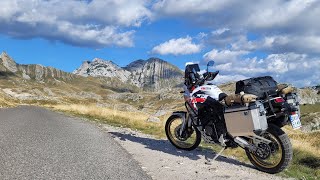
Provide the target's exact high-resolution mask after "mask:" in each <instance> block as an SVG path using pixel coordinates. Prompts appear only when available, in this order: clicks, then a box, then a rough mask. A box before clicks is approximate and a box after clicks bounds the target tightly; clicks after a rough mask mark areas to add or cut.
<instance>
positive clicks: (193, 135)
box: [165, 115, 201, 151]
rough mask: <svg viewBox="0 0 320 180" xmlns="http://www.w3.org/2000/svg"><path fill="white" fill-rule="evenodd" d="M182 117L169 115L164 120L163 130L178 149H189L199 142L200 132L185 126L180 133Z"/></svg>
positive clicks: (196, 145)
mask: <svg viewBox="0 0 320 180" xmlns="http://www.w3.org/2000/svg"><path fill="white" fill-rule="evenodd" d="M181 125H182V119H181V117H179V116H174V115H173V116H170V117H169V119H168V120H167V122H166V126H165V130H166V135H167V138H168V139H169V141H170V142H171V143H172V144H173V145H174V146H175V147H176V148H178V149H183V150H187V151H191V150H193V149H195V148H197V147H198V146H199V144H200V142H201V133H200V132H199V130H197V129H194V128H187V129H185V130H184V131H183V133H182V134H180V129H181Z"/></svg>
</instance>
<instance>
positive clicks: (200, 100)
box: [196, 98, 206, 103]
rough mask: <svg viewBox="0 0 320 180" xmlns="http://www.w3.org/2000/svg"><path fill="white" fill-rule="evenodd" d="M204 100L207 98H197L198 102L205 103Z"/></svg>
mask: <svg viewBox="0 0 320 180" xmlns="http://www.w3.org/2000/svg"><path fill="white" fill-rule="evenodd" d="M204 101H206V99H205V98H196V102H197V103H203V102H204Z"/></svg>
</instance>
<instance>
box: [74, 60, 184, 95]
mask: <svg viewBox="0 0 320 180" xmlns="http://www.w3.org/2000/svg"><path fill="white" fill-rule="evenodd" d="M73 73H74V74H77V75H81V76H85V77H87V76H93V77H117V78H119V79H120V80H121V81H122V82H127V83H130V84H133V85H135V86H137V87H139V88H144V89H155V90H159V89H161V88H165V87H168V88H170V87H174V86H176V85H177V84H179V83H178V80H180V78H182V77H183V73H182V71H181V70H180V69H179V68H178V67H176V66H175V65H173V64H171V63H168V62H167V61H165V60H162V59H160V58H155V57H152V58H149V59H147V60H143V59H138V60H136V61H133V62H131V63H129V64H128V65H127V66H125V67H120V66H118V65H117V64H115V63H114V62H112V61H110V60H102V59H98V58H95V59H93V61H84V62H83V63H82V65H81V66H80V67H79V68H78V69H76V70H75V71H73Z"/></svg>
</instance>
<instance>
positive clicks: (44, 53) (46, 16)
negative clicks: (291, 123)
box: [0, 0, 320, 87]
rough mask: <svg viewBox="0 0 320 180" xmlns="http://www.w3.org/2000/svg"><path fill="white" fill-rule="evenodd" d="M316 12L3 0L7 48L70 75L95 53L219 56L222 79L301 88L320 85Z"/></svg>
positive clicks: (319, 8)
mask: <svg viewBox="0 0 320 180" xmlns="http://www.w3.org/2000/svg"><path fill="white" fill-rule="evenodd" d="M317 17H320V2H319V1H316V0H292V1H284V0H268V1H258V2H257V1H253V0H246V1H235V0H227V1H218V0H152V1H151V0H149V1H148V0H135V1H130V0H118V1H116V0H104V1H101V0H91V1H81V0H68V1H59V0H49V1H47V0H33V1H29V0H2V1H1V2H0V51H6V52H7V53H8V54H9V55H10V56H11V57H13V58H14V59H15V60H16V61H17V62H18V63H20V64H43V65H45V66H53V67H56V68H59V69H62V70H64V71H68V72H72V71H73V70H74V69H76V68H77V67H79V66H80V64H81V62H82V61H84V60H92V59H93V58H96V57H98V58H102V59H105V60H112V61H114V62H115V63H116V64H118V65H119V66H125V65H127V64H129V63H130V62H132V61H133V60H137V59H148V58H149V57H159V58H161V59H164V60H167V61H169V62H170V63H173V64H175V65H176V66H178V67H179V68H180V69H183V68H184V64H185V63H186V62H190V61H194V62H199V63H201V64H205V63H206V62H207V61H209V60H212V59H213V60H215V61H216V65H215V69H218V70H220V72H221V73H220V76H218V77H217V79H216V81H217V83H222V82H226V81H231V80H233V81H234V80H239V79H244V78H248V77H253V76H261V75H271V76H273V77H274V78H275V79H276V80H278V81H281V82H286V83H291V84H293V85H295V86H300V87H301V86H310V85H317V84H320V80H319V79H320V78H319V77H320V72H319V69H320V58H319V55H320V24H319V23H318V21H317Z"/></svg>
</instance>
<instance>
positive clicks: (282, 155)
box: [246, 124, 293, 174]
mask: <svg viewBox="0 0 320 180" xmlns="http://www.w3.org/2000/svg"><path fill="white" fill-rule="evenodd" d="M264 137H265V138H267V139H269V140H271V141H272V145H271V146H269V145H268V148H267V149H268V150H269V151H270V154H269V155H267V156H266V157H265V158H261V157H258V156H257V155H255V154H253V153H251V152H249V151H248V150H246V154H247V156H248V158H249V160H250V162H251V163H252V164H253V165H254V166H255V167H257V168H258V169H259V170H260V171H263V172H266V173H270V174H275V173H278V172H281V171H283V170H284V169H286V168H287V166H288V165H289V163H290V162H291V160H292V154H293V152H292V145H291V142H290V139H289V137H288V136H287V134H285V132H284V131H282V130H281V128H279V127H278V126H276V125H273V124H269V128H268V129H267V132H266V133H265V134H264ZM265 147H266V146H265Z"/></svg>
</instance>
